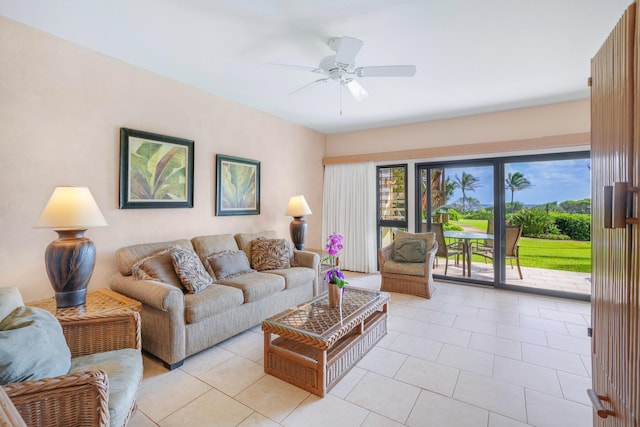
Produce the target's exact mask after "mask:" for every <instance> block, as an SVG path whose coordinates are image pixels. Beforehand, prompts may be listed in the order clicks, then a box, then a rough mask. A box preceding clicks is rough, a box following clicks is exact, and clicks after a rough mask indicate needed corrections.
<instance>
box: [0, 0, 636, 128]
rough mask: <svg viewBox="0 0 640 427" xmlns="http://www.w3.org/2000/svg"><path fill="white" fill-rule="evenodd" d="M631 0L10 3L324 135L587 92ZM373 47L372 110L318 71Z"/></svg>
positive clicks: (7, 10)
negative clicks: (327, 60) (344, 46)
mask: <svg viewBox="0 0 640 427" xmlns="http://www.w3.org/2000/svg"><path fill="white" fill-rule="evenodd" d="M630 3H631V0H414V1H408V0H395V1H389V0H351V1H347V0H322V1H318V0H226V1H225V0H0V14H1V15H4V16H7V17H9V18H11V19H14V20H16V21H20V22H23V23H25V24H28V25H30V26H33V27H36V28H39V29H41V30H43V31H46V32H48V33H51V34H55V35H57V36H59V37H62V38H64V39H67V40H70V41H72V42H74V43H77V44H79V45H82V46H86V47H88V48H91V49H94V50H96V51H98V52H102V53H104V54H106V55H109V56H112V57H115V58H119V59H121V60H122V61H124V62H127V63H130V64H134V65H136V66H139V67H142V68H145V69H147V70H151V71H153V72H155V73H158V74H161V75H164V76H167V77H169V78H172V79H175V80H178V81H181V82H184V83H186V84H189V85H192V86H195V87H198V88H200V89H203V90H205V91H208V92H211V93H214V94H217V95H220V96H223V97H225V98H228V99H231V100H235V101H237V102H240V103H242V104H245V105H248V106H251V107H254V108H257V109H259V110H263V111H266V112H268V113H270V114H273V115H275V116H278V117H282V118H284V119H287V120H290V121H292V122H295V123H299V124H302V125H304V126H307V127H309V128H312V129H316V130H318V131H320V132H323V133H327V134H330V133H337V132H344V131H350V130H359V129H368V128H375V127H381V126H388V125H393V124H403V123H413V122H419V121H426V120H433V119H439V118H447V117H455V116H461V115H468V114H475V113H481V112H489V111H498V110H504V109H508V108H517V107H524V106H532V105H540V104H546V103H550V102H560V101H566V100H574V99H584V98H587V97H588V95H589V91H588V88H587V86H586V84H587V77H588V76H589V64H590V59H591V57H593V55H594V54H595V53H596V51H597V49H598V48H599V46H600V45H601V44H602V42H603V41H604V39H605V38H606V37H607V35H608V34H609V32H610V31H611V29H612V28H613V26H614V25H615V23H616V22H617V20H618V19H619V17H620V16H621V15H622V13H623V12H624V10H625V8H626V7H627V6H628V5H629V4H630ZM340 36H351V37H356V38H359V39H361V40H363V41H364V46H363V47H362V49H361V50H360V53H359V54H358V56H357V66H368V65H392V64H415V65H416V66H417V70H418V71H417V73H416V75H415V76H414V77H410V78H406V77H405V78H400V77H367V78H361V79H360V83H361V84H362V85H363V86H364V87H365V88H366V89H367V91H368V92H369V93H370V95H371V96H370V97H369V98H368V99H366V100H365V101H362V102H356V101H355V100H353V99H352V98H351V97H350V95H349V93H348V92H346V91H345V92H344V93H343V100H342V110H343V113H342V116H341V115H340V97H339V85H338V84H337V83H335V82H331V83H329V84H324V85H316V86H313V87H312V88H310V89H309V90H306V91H303V92H301V93H298V94H295V95H290V93H291V92H293V91H294V90H296V89H298V88H299V87H301V86H304V85H305V84H307V83H310V82H312V81H314V80H316V79H318V78H320V77H322V76H321V75H318V74H314V73H310V72H305V71H299V70H292V69H284V68H277V67H270V66H266V65H265V64H266V63H269V62H275V63H286V64H294V65H303V66H309V67H316V66H317V65H318V64H319V62H320V60H321V59H322V58H323V57H325V56H328V55H331V54H332V53H334V52H333V51H332V50H331V49H330V48H329V47H328V45H327V40H328V39H329V38H330V37H340Z"/></svg>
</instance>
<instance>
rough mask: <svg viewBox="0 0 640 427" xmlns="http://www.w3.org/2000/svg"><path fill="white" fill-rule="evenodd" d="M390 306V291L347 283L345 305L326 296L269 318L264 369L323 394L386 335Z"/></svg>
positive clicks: (264, 325) (344, 296)
mask: <svg viewBox="0 0 640 427" xmlns="http://www.w3.org/2000/svg"><path fill="white" fill-rule="evenodd" d="M388 305H389V294H386V293H384V292H376V291H370V290H366V289H358V288H353V287H346V288H345V290H344V295H343V299H342V307H341V308H331V307H329V297H328V296H327V295H322V296H319V297H317V298H314V299H312V300H311V301H309V302H307V303H305V304H302V305H300V306H298V307H294V308H292V309H290V310H287V311H285V312H283V313H280V314H278V315H276V316H273V317H270V318H268V319H266V320H265V321H263V322H262V330H263V331H264V371H265V372H266V373H268V374H271V375H273V376H275V377H278V378H280V379H281V380H284V381H286V382H288V383H290V384H293V385H296V386H298V387H300V388H303V389H305V390H307V391H310V392H311V393H314V394H317V395H318V396H321V397H322V396H324V395H325V394H326V393H327V392H328V391H329V390H331V388H332V387H333V386H334V385H335V384H336V383H337V382H338V381H339V380H340V379H341V378H342V377H343V376H344V375H345V374H346V373H347V372H349V370H350V369H351V368H352V367H353V366H354V365H355V364H356V363H358V361H359V360H360V359H361V358H362V357H363V356H364V355H365V354H366V353H367V352H368V351H369V350H370V349H371V348H372V347H373V346H374V345H375V344H376V343H377V342H378V341H380V339H381V338H382V337H384V336H385V335H386V334H387V311H388ZM272 334H275V335H277V336H278V337H277V338H274V337H272Z"/></svg>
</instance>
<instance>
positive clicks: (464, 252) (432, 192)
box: [416, 162, 495, 283]
mask: <svg viewBox="0 0 640 427" xmlns="http://www.w3.org/2000/svg"><path fill="white" fill-rule="evenodd" d="M416 176H417V177H419V178H418V181H419V185H418V188H416V194H417V195H418V197H419V203H418V202H417V203H416V207H417V213H416V217H417V218H419V223H418V224H417V225H416V229H417V230H420V231H422V232H425V231H434V232H435V233H436V235H437V239H438V242H439V246H440V247H439V248H438V256H437V262H436V268H435V270H434V274H435V275H436V276H442V277H447V278H456V279H461V280H473V281H478V282H488V283H493V282H494V265H493V263H492V262H491V260H490V258H489V256H492V252H490V251H489V250H490V249H491V248H493V219H494V215H495V212H494V205H495V203H494V166H493V164H492V163H491V162H485V163H478V162H474V163H455V164H453V163H452V164H433V165H419V166H418V167H417V170H416ZM481 248H483V249H486V250H487V252H486V255H488V256H485V257H484V262H472V260H473V259H474V258H476V255H475V253H476V252H479V251H480V249H481Z"/></svg>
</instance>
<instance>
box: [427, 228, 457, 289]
mask: <svg viewBox="0 0 640 427" xmlns="http://www.w3.org/2000/svg"><path fill="white" fill-rule="evenodd" d="M431 230H432V231H433V232H434V233H435V234H436V242H438V252H437V253H436V259H435V263H436V267H437V266H438V257H443V258H444V259H445V264H444V275H445V276H446V275H447V269H448V268H449V258H451V257H454V256H455V257H456V265H458V264H459V263H460V255H462V256H463V262H464V251H463V248H462V242H460V241H456V242H453V243H450V244H448V245H447V243H446V241H445V240H444V230H443V228H442V224H440V223H433V224H431Z"/></svg>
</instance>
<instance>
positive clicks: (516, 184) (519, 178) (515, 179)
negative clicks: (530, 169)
mask: <svg viewBox="0 0 640 427" xmlns="http://www.w3.org/2000/svg"><path fill="white" fill-rule="evenodd" d="M504 181H505V186H504V188H505V190H511V213H513V193H515V192H516V191H518V190H524V189H525V188H529V187H531V185H532V184H531V182H529V180H528V179H527V178H525V177H524V175H523V174H521V173H520V172H514V173H511V172H509V174H508V175H507V178H506V179H505V180H504Z"/></svg>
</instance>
